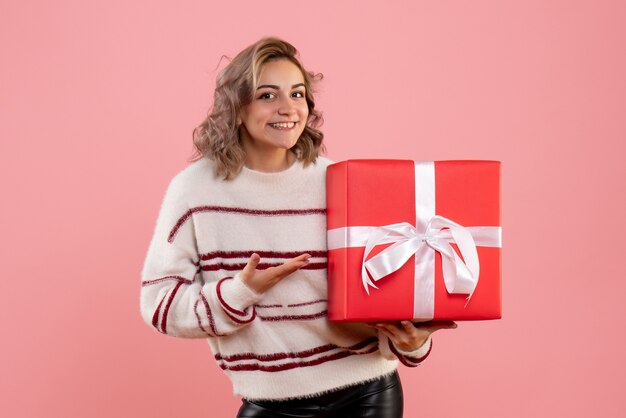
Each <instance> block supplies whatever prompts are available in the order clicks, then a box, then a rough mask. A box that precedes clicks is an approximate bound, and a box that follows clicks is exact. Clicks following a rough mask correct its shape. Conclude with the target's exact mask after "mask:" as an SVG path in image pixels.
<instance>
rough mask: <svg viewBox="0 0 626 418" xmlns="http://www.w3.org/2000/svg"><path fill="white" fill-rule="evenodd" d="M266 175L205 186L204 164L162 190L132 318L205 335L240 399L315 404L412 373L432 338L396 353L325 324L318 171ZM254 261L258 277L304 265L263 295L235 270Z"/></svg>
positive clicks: (371, 335)
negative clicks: (400, 370) (296, 262)
mask: <svg viewBox="0 0 626 418" xmlns="http://www.w3.org/2000/svg"><path fill="white" fill-rule="evenodd" d="M331 163H332V161H330V160H329V159H327V158H325V157H319V158H318V159H317V161H316V163H315V164H311V165H309V166H308V167H306V168H304V166H303V164H302V162H300V161H296V162H295V163H293V164H292V165H291V166H290V167H289V168H287V169H286V170H283V171H280V172H276V173H265V172H259V171H255V170H251V169H248V168H246V167H244V168H243V170H242V172H241V173H240V174H239V175H238V176H237V177H236V178H235V179H234V180H232V181H228V182H227V181H223V180H221V179H220V178H217V177H215V175H214V174H213V173H214V169H213V167H214V165H213V164H214V163H213V162H212V161H210V160H208V159H206V158H203V159H201V160H199V161H196V162H194V163H192V164H190V165H189V166H187V167H186V168H185V169H183V170H182V171H180V172H179V173H178V174H177V175H176V176H174V178H173V179H172V181H171V182H170V184H169V186H168V188H167V192H166V193H165V198H164V200H163V203H162V205H161V209H160V212H159V215H158V219H157V222H156V227H155V231H154V235H153V238H152V240H151V242H150V246H149V249H148V253H147V255H146V259H145V263H144V267H143V270H142V273H141V279H142V286H141V296H140V306H141V314H142V317H143V319H144V321H145V322H146V323H147V324H148V325H150V326H151V327H153V329H155V330H156V331H158V332H160V333H163V334H166V335H170V336H173V337H181V338H206V339H207V341H208V344H209V346H210V348H211V351H212V353H213V355H214V357H215V359H216V360H217V362H218V364H219V366H220V367H221V368H222V369H223V370H224V372H225V373H226V374H227V375H228V376H229V378H230V379H231V381H232V383H233V392H234V394H235V395H239V396H242V397H244V398H246V399H251V400H261V399H275V400H276V399H291V398H299V397H307V396H315V395H318V394H322V393H324V392H328V391H332V390H335V389H339V388H342V387H346V386H350V385H354V384H357V383H360V382H364V381H368V380H371V379H375V378H377V377H380V376H382V375H385V374H389V373H391V372H393V371H394V370H396V368H397V367H398V360H400V361H401V362H402V363H403V364H405V365H407V366H417V365H419V363H420V362H421V361H422V360H424V358H426V356H427V355H428V354H429V353H430V348H431V346H432V341H431V339H430V338H429V339H428V340H427V341H426V343H425V344H424V345H423V346H422V347H420V348H419V349H418V350H416V351H414V352H410V353H407V352H402V351H400V350H397V349H396V348H395V347H394V346H393V344H391V342H390V341H389V340H388V339H387V338H386V337H385V336H384V335H383V334H379V333H378V332H377V331H376V330H375V329H373V328H370V327H368V326H367V325H365V324H361V323H332V322H329V321H328V317H327V287H326V274H327V270H326V267H327V260H326V193H325V175H326V167H327V166H328V165H329V164H331ZM253 252H256V253H258V254H259V255H260V256H261V263H260V264H259V266H258V267H257V268H258V269H263V268H267V267H269V266H275V265H279V264H282V263H283V262H285V261H286V260H287V259H289V258H292V257H295V256H297V255H300V254H302V253H305V252H306V253H309V254H311V256H312V258H311V260H310V263H309V264H308V265H306V266H305V267H303V268H301V269H300V270H298V271H296V272H295V273H293V274H291V275H290V276H288V277H286V278H285V279H283V280H282V281H280V282H279V283H278V284H277V285H275V286H274V287H272V288H271V289H269V290H268V291H266V292H265V293H263V294H258V293H256V292H254V291H253V290H252V289H250V288H249V287H248V286H246V285H245V284H244V283H243V281H241V279H240V276H239V273H240V271H241V270H242V269H243V267H244V266H245V265H246V263H247V262H248V259H249V257H250V255H251V254H252V253H253Z"/></svg>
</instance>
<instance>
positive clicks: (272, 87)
mask: <svg viewBox="0 0 626 418" xmlns="http://www.w3.org/2000/svg"><path fill="white" fill-rule="evenodd" d="M300 86H302V87H305V86H304V83H298V84H294V85H293V86H291V88H292V89H295V88H296V87H300ZM262 88H270V89H275V90H280V87H278V86H275V85H273V84H263V85H262V86H259V87H257V88H256V89H257V90H259V89H262Z"/></svg>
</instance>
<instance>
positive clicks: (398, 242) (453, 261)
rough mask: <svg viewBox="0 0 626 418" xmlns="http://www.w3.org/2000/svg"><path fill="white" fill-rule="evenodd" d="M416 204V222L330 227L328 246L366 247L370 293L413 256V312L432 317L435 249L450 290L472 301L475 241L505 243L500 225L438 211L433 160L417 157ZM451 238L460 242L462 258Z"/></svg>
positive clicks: (364, 266)
mask: <svg viewBox="0 0 626 418" xmlns="http://www.w3.org/2000/svg"><path fill="white" fill-rule="evenodd" d="M415 205H416V207H415V209H416V210H415V214H416V220H415V221H416V222H415V226H413V225H411V224H410V223H408V222H401V223H396V224H391V225H384V226H351V227H343V228H335V229H331V230H329V231H328V233H327V238H328V249H329V250H332V249H337V248H348V247H363V246H364V247H365V253H364V255H363V263H362V267H361V279H362V281H363V287H364V288H365V291H366V292H367V294H369V288H370V287H374V288H376V289H377V288H378V287H377V286H376V285H375V284H374V282H375V281H378V280H380V279H382V278H383V277H385V276H388V275H389V274H391V273H393V272H394V271H396V270H398V269H399V268H400V267H402V266H403V265H404V263H406V262H407V260H409V259H410V258H411V257H412V256H415V274H414V295H413V296H414V305H413V318H421V319H429V318H433V317H434V309H435V251H438V252H439V253H440V254H441V260H442V269H443V278H444V282H445V285H446V290H447V291H448V293H456V294H467V295H469V296H468V298H467V300H468V302H469V299H470V298H471V297H472V294H473V293H474V290H475V289H476V285H477V284H478V277H479V276H480V262H479V260H478V252H477V250H476V246H480V247H498V248H499V247H501V246H502V238H501V236H502V228H501V227H499V226H473V227H464V226H461V225H459V224H458V223H456V222H454V221H452V220H450V219H447V218H444V217H443V216H439V215H436V214H435V164H434V162H433V161H415ZM388 243H393V244H392V245H390V246H389V247H387V248H385V249H384V250H382V251H381V252H380V253H378V254H376V255H375V256H374V257H372V258H371V259H369V260H368V259H367V257H368V255H369V254H370V252H371V251H372V249H373V248H374V247H375V246H377V245H381V244H388ZM451 243H455V244H457V246H458V248H459V252H460V253H461V256H462V257H463V258H461V257H460V256H459V254H457V252H456V251H455V250H454V248H453V247H452V246H451V245H450V244H451ZM366 260H367V261H366ZM368 273H369V275H371V277H372V279H373V281H372V279H370V276H369V275H368Z"/></svg>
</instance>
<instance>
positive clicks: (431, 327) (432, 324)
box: [413, 320, 457, 332]
mask: <svg viewBox="0 0 626 418" xmlns="http://www.w3.org/2000/svg"><path fill="white" fill-rule="evenodd" d="M413 325H414V326H415V327H416V328H420V329H424V330H428V331H430V332H435V331H437V330H440V329H454V328H456V327H457V324H456V322H454V321H443V320H442V321H428V322H424V323H419V322H418V323H416V324H413Z"/></svg>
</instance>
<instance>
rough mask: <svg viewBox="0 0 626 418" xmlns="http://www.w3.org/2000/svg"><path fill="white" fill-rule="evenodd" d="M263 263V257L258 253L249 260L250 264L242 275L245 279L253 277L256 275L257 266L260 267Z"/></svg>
mask: <svg viewBox="0 0 626 418" xmlns="http://www.w3.org/2000/svg"><path fill="white" fill-rule="evenodd" d="M260 261H261V257H260V256H259V255H258V254H257V253H253V254H252V255H251V256H250V259H249V260H248V264H246V266H245V267H244V268H243V271H242V273H243V274H244V275H245V277H252V275H253V274H254V270H256V266H258V265H259V262H260Z"/></svg>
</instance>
